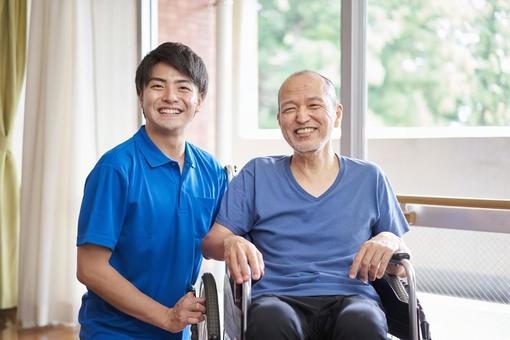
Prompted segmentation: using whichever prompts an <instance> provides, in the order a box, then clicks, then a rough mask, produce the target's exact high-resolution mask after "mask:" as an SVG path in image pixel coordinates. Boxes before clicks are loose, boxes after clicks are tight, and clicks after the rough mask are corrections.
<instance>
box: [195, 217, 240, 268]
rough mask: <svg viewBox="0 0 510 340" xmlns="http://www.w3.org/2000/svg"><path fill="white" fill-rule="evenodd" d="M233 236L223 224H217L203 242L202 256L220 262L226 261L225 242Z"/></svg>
mask: <svg viewBox="0 0 510 340" xmlns="http://www.w3.org/2000/svg"><path fill="white" fill-rule="evenodd" d="M233 235H234V234H233V233H232V232H231V231H230V230H228V229H227V228H225V227H224V226H222V225H221V224H218V223H215V224H214V225H213V226H212V228H211V230H210V231H209V233H208V234H207V235H206V236H205V237H204V239H203V240H202V254H203V255H204V257H205V258H207V259H214V260H218V261H223V260H225V240H226V239H227V238H228V237H230V236H233Z"/></svg>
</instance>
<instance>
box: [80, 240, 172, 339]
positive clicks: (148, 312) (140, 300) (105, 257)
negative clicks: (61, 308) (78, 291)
mask: <svg viewBox="0 0 510 340" xmlns="http://www.w3.org/2000/svg"><path fill="white" fill-rule="evenodd" d="M110 256H111V251H110V250H108V249H106V248H101V247H98V246H93V245H84V246H80V247H79V248H78V271H77V276H78V280H79V281H80V282H82V283H83V284H84V285H86V286H87V288H88V289H89V290H91V291H93V292H94V293H95V294H97V295H99V296H100V297H101V298H102V299H104V300H105V301H106V302H108V303H109V304H111V305H112V306H114V307H115V308H117V309H118V310H120V311H122V312H124V313H126V314H128V315H131V316H133V317H135V318H137V319H139V320H141V321H144V322H146V323H150V324H152V325H154V326H157V327H159V328H162V329H166V330H171V329H173V327H172V326H173V325H172V324H171V322H170V320H171V319H170V317H169V316H170V313H171V308H168V307H166V306H163V305H162V304H160V303H159V302H157V301H155V300H153V299H152V298H150V297H149V296H147V295H145V294H144V293H142V292H141V291H140V290H138V289H137V288H136V287H135V286H134V285H133V284H131V282H129V281H128V280H127V279H126V278H124V277H123V276H122V275H121V274H120V273H119V272H117V271H116V270H115V268H113V267H112V266H111V265H110V263H109V258H110ZM176 330H177V329H176Z"/></svg>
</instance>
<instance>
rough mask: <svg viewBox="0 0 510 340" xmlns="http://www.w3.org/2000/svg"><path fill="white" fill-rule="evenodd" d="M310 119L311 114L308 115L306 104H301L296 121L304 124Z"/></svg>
mask: <svg viewBox="0 0 510 340" xmlns="http://www.w3.org/2000/svg"><path fill="white" fill-rule="evenodd" d="M309 120H310V115H308V110H307V108H306V106H301V107H299V109H298V110H297V114H296V122H298V123H300V124H304V123H306V122H308V121H309Z"/></svg>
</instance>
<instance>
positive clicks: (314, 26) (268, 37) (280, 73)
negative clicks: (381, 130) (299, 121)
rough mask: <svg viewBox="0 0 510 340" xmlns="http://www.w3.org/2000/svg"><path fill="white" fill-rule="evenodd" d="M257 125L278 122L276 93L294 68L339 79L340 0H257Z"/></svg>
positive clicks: (268, 126) (336, 82) (266, 125)
mask: <svg viewBox="0 0 510 340" xmlns="http://www.w3.org/2000/svg"><path fill="white" fill-rule="evenodd" d="M258 3H259V12H258V36H259V39H258V44H259V49H258V58H259V110H258V112H259V128H277V127H278V123H277V121H276V113H277V97H276V94H277V93H278V88H279V86H280V84H281V82H282V81H283V80H284V79H285V78H286V77H287V76H289V75H290V74H291V73H293V72H296V71H300V70H302V69H310V70H314V71H318V72H320V73H322V74H323V75H324V76H326V77H328V78H330V79H331V81H333V83H334V84H335V85H339V84H340V1H339V0H314V1H299V0H276V1H275V0H259V2H258Z"/></svg>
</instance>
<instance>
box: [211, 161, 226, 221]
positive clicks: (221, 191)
mask: <svg viewBox="0 0 510 340" xmlns="http://www.w3.org/2000/svg"><path fill="white" fill-rule="evenodd" d="M218 178H219V181H218V195H217V197H216V203H215V207H214V215H213V222H214V220H215V218H216V217H215V216H217V215H218V212H219V210H220V204H221V201H222V199H223V196H224V195H225V191H226V190H227V186H228V177H227V170H226V169H223V171H221V173H220V174H219V176H218Z"/></svg>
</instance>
